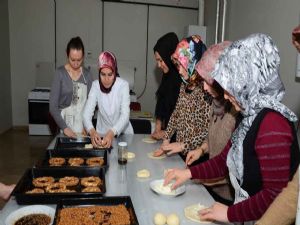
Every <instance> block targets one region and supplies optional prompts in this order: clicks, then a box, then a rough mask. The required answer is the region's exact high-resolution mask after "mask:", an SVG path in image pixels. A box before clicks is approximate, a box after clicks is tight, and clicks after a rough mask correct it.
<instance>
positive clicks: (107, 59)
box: [98, 51, 118, 93]
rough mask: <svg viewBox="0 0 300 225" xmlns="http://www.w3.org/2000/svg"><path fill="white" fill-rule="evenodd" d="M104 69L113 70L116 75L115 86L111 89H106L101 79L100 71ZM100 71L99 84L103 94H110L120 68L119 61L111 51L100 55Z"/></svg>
mask: <svg viewBox="0 0 300 225" xmlns="http://www.w3.org/2000/svg"><path fill="white" fill-rule="evenodd" d="M103 68H109V69H111V70H112V72H113V75H114V82H113V84H112V85H111V86H110V87H109V88H106V87H104V85H103V84H102V81H101V78H100V71H101V69H103ZM98 70H99V84H100V90H101V91H102V92H103V93H109V92H110V91H111V89H112V86H113V85H114V83H115V81H116V76H117V74H118V67H117V59H116V57H115V56H114V54H113V53H111V52H109V51H104V52H102V53H101V54H100V55H99V58H98Z"/></svg>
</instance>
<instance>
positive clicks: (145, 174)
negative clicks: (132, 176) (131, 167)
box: [136, 169, 150, 178]
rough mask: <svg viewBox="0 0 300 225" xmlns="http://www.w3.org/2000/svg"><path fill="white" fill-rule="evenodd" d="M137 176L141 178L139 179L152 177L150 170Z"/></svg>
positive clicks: (140, 171) (138, 173)
mask: <svg viewBox="0 0 300 225" xmlns="http://www.w3.org/2000/svg"><path fill="white" fill-rule="evenodd" d="M136 176H137V177H139V178H147V177H150V172H149V170H145V169H144V170H139V171H138V172H137V173H136Z"/></svg>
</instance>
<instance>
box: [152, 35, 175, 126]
mask: <svg viewBox="0 0 300 225" xmlns="http://www.w3.org/2000/svg"><path fill="white" fill-rule="evenodd" d="M177 44H178V38H177V35H176V34H175V33H173V32H170V33H167V34H165V35H164V36H162V37H161V38H159V39H158V41H157V43H156V45H155V46H154V48H153V50H154V52H158V53H159V55H160V56H161V58H162V60H163V61H164V63H165V64H166V65H167V66H168V68H169V71H168V73H165V74H163V76H162V80H161V83H160V85H159V87H158V89H157V91H156V99H157V102H156V107H155V116H156V118H157V119H160V120H161V121H162V124H163V128H166V127H167V124H168V122H169V120H170V117H171V114H172V112H173V110H174V108H175V105H176V101H177V98H178V95H179V91H180V85H181V78H180V75H179V73H178V71H177V69H176V67H175V65H174V64H173V63H172V61H171V55H172V54H173V53H174V51H175V49H176V46H177Z"/></svg>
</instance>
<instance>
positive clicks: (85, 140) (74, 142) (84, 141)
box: [54, 136, 112, 151]
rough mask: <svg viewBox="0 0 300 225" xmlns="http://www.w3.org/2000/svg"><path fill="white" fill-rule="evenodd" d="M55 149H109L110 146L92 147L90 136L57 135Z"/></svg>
mask: <svg viewBox="0 0 300 225" xmlns="http://www.w3.org/2000/svg"><path fill="white" fill-rule="evenodd" d="M54 149H55V150H89V151H91V150H97V151H99V150H108V151H110V150H111V149H112V148H104V147H103V148H94V147H93V145H92V142H91V139H90V137H88V136H85V137H78V138H70V137H57V138H56V142H55V146H54Z"/></svg>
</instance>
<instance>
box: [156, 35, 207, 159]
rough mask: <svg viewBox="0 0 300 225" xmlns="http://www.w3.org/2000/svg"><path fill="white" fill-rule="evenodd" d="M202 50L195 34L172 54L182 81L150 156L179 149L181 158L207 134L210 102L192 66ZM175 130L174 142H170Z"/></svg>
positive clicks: (201, 43)
mask: <svg viewBox="0 0 300 225" xmlns="http://www.w3.org/2000/svg"><path fill="white" fill-rule="evenodd" d="M205 50H206V47H205V45H204V44H203V42H202V41H201V38H200V37H199V36H196V35H195V36H191V37H188V38H185V39H183V40H182V41H180V42H179V43H178V45H177V48H176V50H175V52H174V54H173V55H172V60H173V62H174V64H175V65H177V69H178V71H179V74H180V76H181V79H182V81H183V83H182V84H181V87H180V93H179V97H178V100H177V103H176V106H175V110H174V111H173V113H172V115H171V118H170V121H169V123H168V126H167V129H166V132H165V136H164V141H163V144H162V145H161V146H160V148H159V149H157V150H156V151H155V152H154V156H160V155H162V154H164V153H165V152H168V154H174V153H177V152H180V153H181V155H182V156H183V158H185V156H186V154H187V153H188V151H191V150H194V149H196V148H197V147H200V146H201V144H202V142H203V141H204V139H205V137H206V135H207V128H208V123H209V113H210V103H211V101H210V99H209V97H208V95H207V94H206V93H205V92H204V90H203V82H202V80H201V79H200V78H199V76H197V75H196V73H195V65H196V63H197V62H198V61H199V60H200V58H201V56H202V54H203V53H204V51H205ZM175 132H176V142H174V143H170V139H171V137H172V136H173V134H174V133H175Z"/></svg>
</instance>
